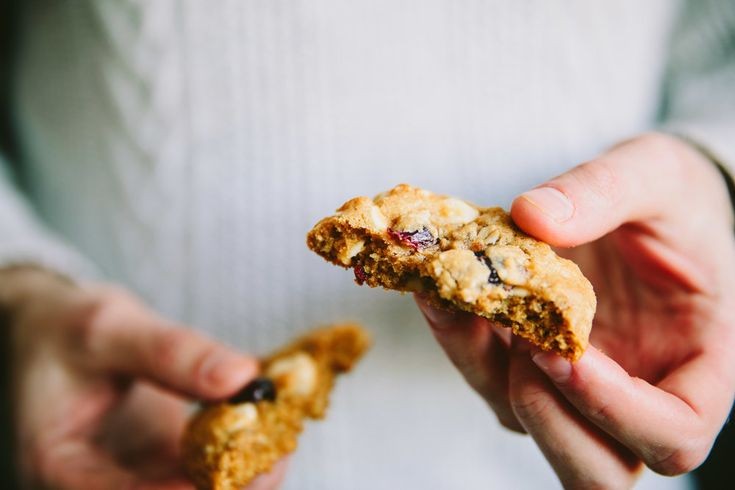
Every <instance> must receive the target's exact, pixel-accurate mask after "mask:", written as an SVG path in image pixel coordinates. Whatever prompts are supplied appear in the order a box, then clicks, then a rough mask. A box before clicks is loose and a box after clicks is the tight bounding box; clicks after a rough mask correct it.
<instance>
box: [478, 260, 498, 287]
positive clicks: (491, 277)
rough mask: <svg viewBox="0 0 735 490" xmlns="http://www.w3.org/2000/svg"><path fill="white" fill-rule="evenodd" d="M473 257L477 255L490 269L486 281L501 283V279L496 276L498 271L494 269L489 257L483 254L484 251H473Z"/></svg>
mask: <svg viewBox="0 0 735 490" xmlns="http://www.w3.org/2000/svg"><path fill="white" fill-rule="evenodd" d="M475 257H477V259H478V260H480V261H482V262H483V263H484V264H485V265H486V266H487V267H488V269H490V275H489V276H488V278H487V282H489V283H490V284H501V283H502V282H503V281H501V280H500V277H499V276H498V271H497V270H495V267H493V263H492V262H491V261H490V258H488V256H487V255H485V253H484V252H475Z"/></svg>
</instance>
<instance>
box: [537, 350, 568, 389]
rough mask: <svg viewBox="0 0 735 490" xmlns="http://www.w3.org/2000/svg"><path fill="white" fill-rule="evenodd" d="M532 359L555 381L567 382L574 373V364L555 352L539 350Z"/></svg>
mask: <svg viewBox="0 0 735 490" xmlns="http://www.w3.org/2000/svg"><path fill="white" fill-rule="evenodd" d="M531 359H532V360H533V362H534V363H535V364H536V365H537V366H538V367H539V369H541V371H543V372H544V373H546V375H547V376H548V377H549V378H551V380H552V381H553V382H555V383H565V382H566V381H568V380H569V377H570V376H571V375H572V364H571V363H570V362H569V361H567V360H566V359H564V358H562V357H559V356H558V355H556V354H554V353H553V352H543V351H539V352H536V353H535V354H532V355H531Z"/></svg>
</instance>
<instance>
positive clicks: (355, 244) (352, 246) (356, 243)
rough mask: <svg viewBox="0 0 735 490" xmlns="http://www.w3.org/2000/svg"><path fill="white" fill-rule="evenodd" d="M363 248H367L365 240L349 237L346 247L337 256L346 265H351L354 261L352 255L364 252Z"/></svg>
mask: <svg viewBox="0 0 735 490" xmlns="http://www.w3.org/2000/svg"><path fill="white" fill-rule="evenodd" d="M363 248H365V241H364V240H349V239H348V240H347V241H346V243H345V247H344V248H343V249H342V250H341V251H340V253H339V255H338V256H337V258H338V259H339V261H340V262H342V263H343V264H344V265H350V263H351V262H352V257H354V256H355V255H357V254H359V253H360V252H362V249H363Z"/></svg>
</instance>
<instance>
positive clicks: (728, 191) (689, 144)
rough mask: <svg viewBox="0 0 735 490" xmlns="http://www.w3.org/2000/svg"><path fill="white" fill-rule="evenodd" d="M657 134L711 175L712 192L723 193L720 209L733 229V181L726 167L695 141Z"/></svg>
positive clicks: (734, 213)
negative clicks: (696, 161)
mask: <svg viewBox="0 0 735 490" xmlns="http://www.w3.org/2000/svg"><path fill="white" fill-rule="evenodd" d="M658 134H661V135H662V136H664V137H665V138H669V139H670V140H672V141H674V142H675V144H676V145H678V146H679V148H680V150H679V153H680V154H683V155H684V157H683V158H687V155H688V159H689V160H698V161H699V162H700V163H701V164H703V167H706V170H707V171H708V172H709V173H711V174H712V175H713V179H712V182H713V183H714V188H713V189H712V190H713V191H714V190H716V189H721V190H722V191H723V192H722V193H721V194H722V196H723V199H722V203H723V205H722V206H721V209H722V211H723V213H724V215H725V216H727V218H728V222H729V224H730V228H731V229H733V227H735V180H733V176H732V175H731V174H730V171H729V170H728V169H727V167H726V166H725V165H724V164H723V162H722V161H721V160H720V159H719V158H718V157H717V156H716V155H715V154H714V153H712V152H711V151H710V150H709V149H708V148H707V147H706V146H703V145H702V144H700V143H699V142H698V141H696V140H693V139H691V138H689V137H687V136H685V135H681V134H676V133H658Z"/></svg>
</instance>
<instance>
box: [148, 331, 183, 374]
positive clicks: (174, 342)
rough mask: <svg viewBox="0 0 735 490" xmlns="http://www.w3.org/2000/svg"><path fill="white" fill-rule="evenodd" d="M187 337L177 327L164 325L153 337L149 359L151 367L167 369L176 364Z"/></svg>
mask: <svg viewBox="0 0 735 490" xmlns="http://www.w3.org/2000/svg"><path fill="white" fill-rule="evenodd" d="M187 337H188V336H187V334H186V332H184V331H182V330H180V329H178V328H172V327H164V328H163V329H162V330H161V331H160V332H159V333H158V335H156V336H155V337H154V338H155V340H154V342H153V345H152V349H151V352H150V359H149V361H150V363H151V364H152V366H151V367H152V368H154V369H158V368H164V369H169V368H171V367H173V366H176V365H178V363H179V360H180V358H181V353H182V351H183V349H184V348H185V346H186V344H187V341H188V338H187Z"/></svg>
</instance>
